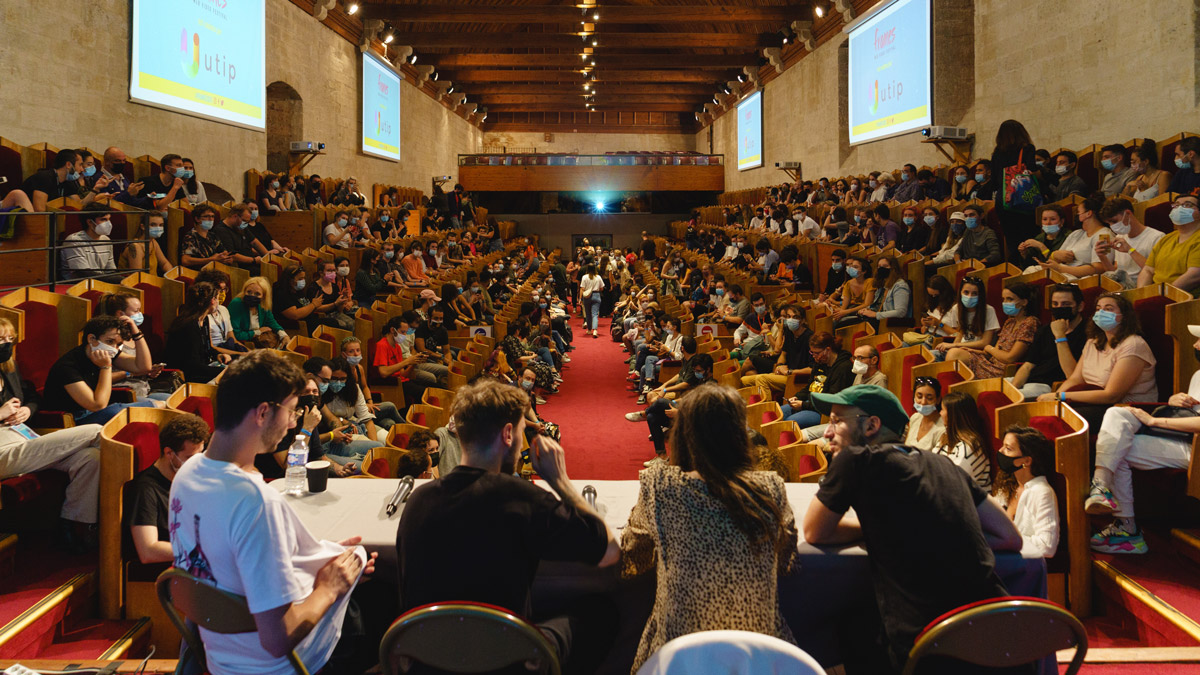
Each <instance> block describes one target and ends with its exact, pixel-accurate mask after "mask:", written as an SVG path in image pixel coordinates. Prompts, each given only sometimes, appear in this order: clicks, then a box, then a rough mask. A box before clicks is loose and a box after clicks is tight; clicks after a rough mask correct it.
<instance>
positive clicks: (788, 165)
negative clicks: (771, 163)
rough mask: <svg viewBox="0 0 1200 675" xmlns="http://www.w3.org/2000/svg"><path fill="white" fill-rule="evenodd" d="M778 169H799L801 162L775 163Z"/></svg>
mask: <svg viewBox="0 0 1200 675" xmlns="http://www.w3.org/2000/svg"><path fill="white" fill-rule="evenodd" d="M775 168H776V169H799V168H800V162H775Z"/></svg>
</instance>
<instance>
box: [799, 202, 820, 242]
mask: <svg viewBox="0 0 1200 675" xmlns="http://www.w3.org/2000/svg"><path fill="white" fill-rule="evenodd" d="M792 219H793V220H795V221H796V224H797V232H796V233H797V234H802V235H804V236H806V237H808V238H809V239H816V238H817V237H820V236H821V225H820V224H819V223H818V222H817V221H815V220H813V219H812V218H809V217H808V209H806V208H805V207H803V206H797V207H796V210H795V211H794V212H792Z"/></svg>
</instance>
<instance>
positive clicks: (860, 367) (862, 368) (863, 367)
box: [850, 361, 869, 375]
mask: <svg viewBox="0 0 1200 675" xmlns="http://www.w3.org/2000/svg"><path fill="white" fill-rule="evenodd" d="M868 368H869V367H868V366H867V362H866V361H855V362H854V364H853V365H852V366H850V372H852V373H854V374H855V375H862V374H863V373H865V372H867V370H868Z"/></svg>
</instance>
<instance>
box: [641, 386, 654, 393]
mask: <svg viewBox="0 0 1200 675" xmlns="http://www.w3.org/2000/svg"><path fill="white" fill-rule="evenodd" d="M651 391H653V388H652V387H651V386H650V385H648V384H644V385H642V393H643V394H649V393H650V392H651Z"/></svg>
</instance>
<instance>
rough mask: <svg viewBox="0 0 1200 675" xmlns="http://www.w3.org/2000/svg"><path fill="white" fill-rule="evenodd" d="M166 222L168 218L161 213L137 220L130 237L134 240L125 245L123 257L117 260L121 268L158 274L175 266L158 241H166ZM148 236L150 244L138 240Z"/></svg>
mask: <svg viewBox="0 0 1200 675" xmlns="http://www.w3.org/2000/svg"><path fill="white" fill-rule="evenodd" d="M165 222H166V219H165V218H163V215H162V214H161V213H151V214H149V215H147V216H146V218H145V219H144V220H142V219H139V220H138V221H137V227H136V228H135V229H134V230H133V232H132V236H131V237H130V239H133V240H134V241H131V242H129V243H128V244H126V245H125V250H124V251H121V258H120V260H118V261H117V263H118V265H119V266H120V268H121V269H123V270H143V269H144V270H147V271H148V272H150V274H153V275H154V276H158V275H159V274H161V273H163V272H166V271H167V270H169V269H171V268H172V267H174V266H175V265H173V264H172V263H171V261H170V260H168V259H167V256H166V254H165V253H163V250H162V246H160V245H159V243H158V242H160V241H165V240H164V239H163V235H164V234H165V233H166V227H165V226H164V223H165ZM147 238H149V240H150V242H149V244H147V243H144V242H142V241H137V240H141V239H147Z"/></svg>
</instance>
